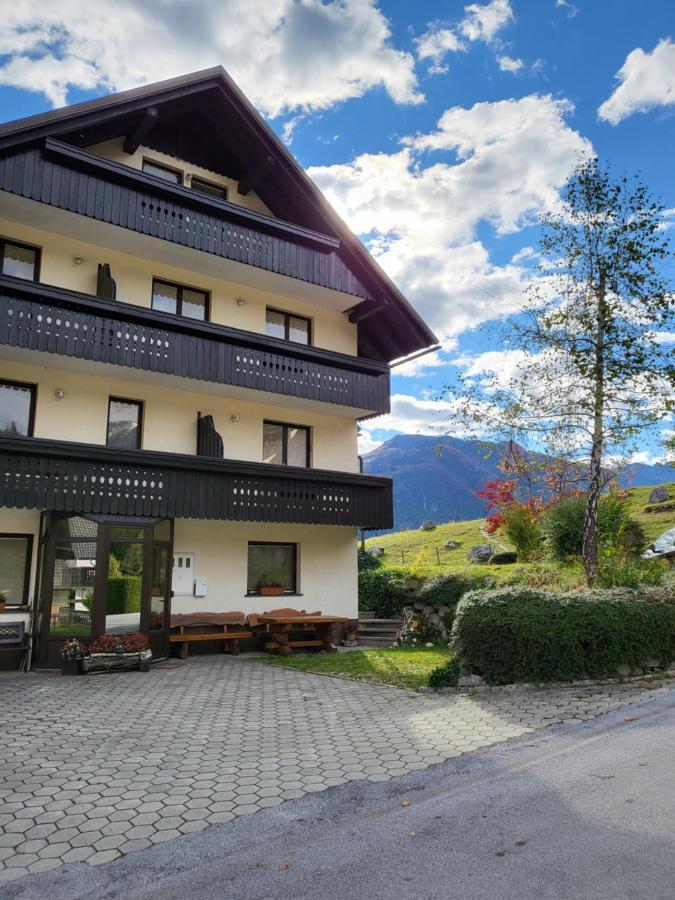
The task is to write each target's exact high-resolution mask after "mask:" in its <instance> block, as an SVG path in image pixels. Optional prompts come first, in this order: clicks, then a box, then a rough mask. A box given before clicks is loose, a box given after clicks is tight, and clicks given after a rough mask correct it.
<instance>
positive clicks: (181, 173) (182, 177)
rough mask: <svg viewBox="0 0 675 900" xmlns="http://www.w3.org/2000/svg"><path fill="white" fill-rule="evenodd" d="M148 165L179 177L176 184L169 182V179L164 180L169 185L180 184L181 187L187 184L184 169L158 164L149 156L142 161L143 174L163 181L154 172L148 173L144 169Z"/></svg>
mask: <svg viewBox="0 0 675 900" xmlns="http://www.w3.org/2000/svg"><path fill="white" fill-rule="evenodd" d="M146 163H147V164H148V165H149V166H154V167H155V168H156V169H163V170H164V171H165V172H173V174H174V175H178V181H176V182H173V181H169V179H168V178H166V179H164V180H165V181H166V182H167V184H178V185H180V186H181V187H182V186H183V185H184V184H185V172H184V171H183V169H178V168H176V167H175V166H169V165H167V164H166V163H163V162H158V161H157V160H155V159H150V157H149V156H144V157H143V158H142V159H141V172H143V173H144V174H145V175H149V176H150V177H151V178H160V179H161V177H162V176H161V175H155V174H154V173H153V172H146V171H145V169H144V166H145V164H146Z"/></svg>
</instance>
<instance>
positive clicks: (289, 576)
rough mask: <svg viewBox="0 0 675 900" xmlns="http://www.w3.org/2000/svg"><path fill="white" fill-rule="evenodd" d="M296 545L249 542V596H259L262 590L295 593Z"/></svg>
mask: <svg viewBox="0 0 675 900" xmlns="http://www.w3.org/2000/svg"><path fill="white" fill-rule="evenodd" d="M297 560H298V547H297V544H272V543H256V542H255V541H251V542H249V545H248V584H247V590H248V592H249V594H259V593H261V592H262V589H263V588H279V589H280V590H281V591H283V593H286V594H295V593H297Z"/></svg>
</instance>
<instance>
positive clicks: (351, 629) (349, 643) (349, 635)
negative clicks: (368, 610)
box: [342, 619, 359, 647]
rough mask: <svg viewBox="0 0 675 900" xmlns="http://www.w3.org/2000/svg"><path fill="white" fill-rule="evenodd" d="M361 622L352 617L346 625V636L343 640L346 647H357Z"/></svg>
mask: <svg viewBox="0 0 675 900" xmlns="http://www.w3.org/2000/svg"><path fill="white" fill-rule="evenodd" d="M358 637H359V623H358V622H357V621H356V620H355V619H350V621H349V622H347V624H346V625H345V637H344V641H343V642H342V643H343V644H344V645H345V647H355V646H356V645H357V644H358Z"/></svg>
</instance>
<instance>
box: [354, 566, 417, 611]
mask: <svg viewBox="0 0 675 900" xmlns="http://www.w3.org/2000/svg"><path fill="white" fill-rule="evenodd" d="M409 574H410V573H409V572H408V571H407V569H384V568H381V569H376V570H374V571H370V572H359V610H360V611H368V612H372V613H374V614H375V615H376V616H377V617H378V618H383V619H386V618H389V617H390V616H396V615H398V614H399V613H400V611H401V609H402V608H403V607H404V606H405V605H406V603H410V600H411V595H412V591H411V590H410V589H409V588H408V587H407V586H406V578H408V577H409Z"/></svg>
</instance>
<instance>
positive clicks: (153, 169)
mask: <svg viewBox="0 0 675 900" xmlns="http://www.w3.org/2000/svg"><path fill="white" fill-rule="evenodd" d="M143 171H144V172H145V173H146V174H148V175H154V176H155V178H161V179H162V180H163V181H170V182H171V184H182V183H183V173H182V172H180V171H179V170H178V169H172V168H170V167H169V166H163V165H162V164H161V163H156V162H152V160H150V159H144V160H143Z"/></svg>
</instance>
